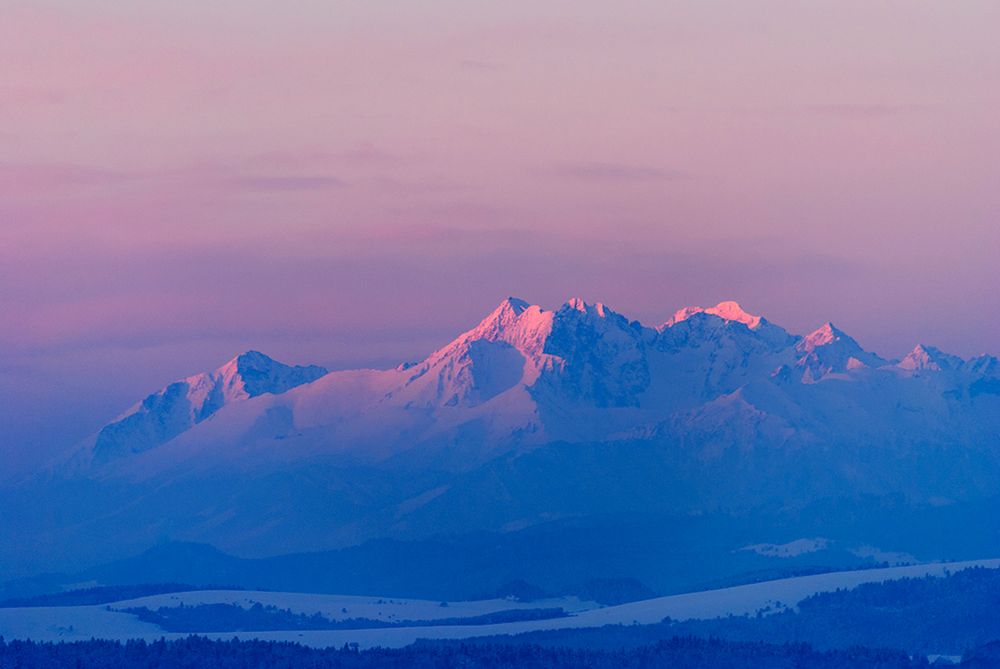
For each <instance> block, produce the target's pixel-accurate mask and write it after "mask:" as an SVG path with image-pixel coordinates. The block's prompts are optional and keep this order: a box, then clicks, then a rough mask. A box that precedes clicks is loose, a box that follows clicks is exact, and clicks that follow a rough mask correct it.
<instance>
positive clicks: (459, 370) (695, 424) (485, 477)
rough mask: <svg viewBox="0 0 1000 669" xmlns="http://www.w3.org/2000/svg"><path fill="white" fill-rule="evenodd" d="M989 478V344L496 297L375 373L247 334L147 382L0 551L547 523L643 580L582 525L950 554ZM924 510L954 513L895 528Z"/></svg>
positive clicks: (701, 548)
mask: <svg viewBox="0 0 1000 669" xmlns="http://www.w3.org/2000/svg"><path fill="white" fill-rule="evenodd" d="M998 490H1000V364H998V360H997V358H995V357H992V356H986V355H984V356H980V357H977V358H973V359H969V360H965V359H962V358H960V357H958V356H954V355H950V354H947V353H944V352H942V351H940V350H938V349H936V348H934V347H932V346H926V345H918V346H916V347H915V348H914V349H913V350H912V352H910V353H909V354H908V355H907V356H905V357H904V358H903V359H902V360H885V359H883V358H881V357H880V356H878V355H877V354H875V353H872V352H870V351H866V350H865V349H864V348H863V347H862V346H861V345H860V344H859V343H858V342H857V341H855V340H854V339H853V338H852V337H851V336H850V335H848V334H847V333H845V332H843V331H842V330H840V329H839V328H837V327H836V326H834V325H833V324H832V323H826V324H825V325H823V326H821V327H820V328H818V329H817V330H815V331H814V332H811V333H808V334H806V335H797V334H793V333H790V332H788V331H786V330H785V329H784V328H782V327H780V326H779V325H776V324H774V323H771V322H770V321H768V320H767V319H766V318H763V317H761V316H757V315H753V314H750V313H748V312H746V311H745V310H744V309H742V308H741V307H740V305H739V304H737V303H736V302H723V303H721V304H718V305H716V306H714V307H710V308H701V307H687V308H684V309H681V310H679V311H677V312H676V313H675V314H674V315H673V316H672V317H670V318H669V319H667V320H666V321H665V322H663V323H662V324H660V325H658V326H653V327H650V326H647V325H643V324H641V323H639V322H637V321H634V320H630V319H628V318H627V317H625V316H623V315H621V314H619V313H617V312H615V311H613V310H611V309H610V308H608V307H607V306H605V305H603V304H601V303H596V304H591V303H587V302H584V301H583V300H581V299H572V300H569V301H568V302H566V303H565V304H564V305H562V306H561V307H560V308H558V309H556V310H549V309H545V308H542V307H540V306H538V305H532V304H529V303H528V302H525V301H523V300H520V299H516V298H508V299H505V300H503V301H502V302H501V303H500V304H499V305H498V306H497V307H496V308H495V309H494V310H493V311H492V312H491V313H490V314H489V315H488V316H486V317H485V318H484V319H483V320H482V321H481V322H480V323H479V324H478V325H476V326H475V327H473V328H472V329H470V330H468V331H467V332H465V333H462V334H461V335H459V336H458V337H457V338H456V339H455V340H453V341H452V342H451V343H449V344H448V345H446V346H444V347H443V348H441V349H439V350H437V351H435V352H433V353H432V354H431V355H429V356H428V357H427V358H426V359H424V360H422V361H419V362H416V363H405V364H401V365H399V366H398V367H396V368H393V369H384V370H371V369H365V370H348V371H331V372H328V371H327V370H326V369H324V368H322V367H317V366H308V367H298V366H288V365H285V364H282V363H280V362H277V361H275V360H273V359H271V358H269V357H268V356H266V355H264V354H262V353H259V352H256V351H249V352H247V353H243V354H241V355H239V356H237V357H236V358H234V359H233V360H231V361H230V362H228V363H226V364H225V365H223V366H222V367H220V368H219V369H217V370H215V371H213V372H206V373H202V374H197V375H194V376H191V377H188V378H186V379H184V380H181V381H177V382H175V383H171V384H169V385H167V386H166V387H165V388H163V389H162V390H160V391H157V392H155V393H153V394H151V395H149V396H148V397H147V398H145V399H144V400H142V401H140V402H139V403H137V404H136V405H135V406H134V407H132V408H131V409H129V410H128V411H126V412H125V413H124V414H123V415H121V416H119V417H118V418H116V419H115V420H114V421H112V422H110V423H109V424H108V425H106V426H105V427H104V428H103V429H101V430H100V431H99V432H98V433H97V434H96V435H94V436H93V437H91V438H89V439H87V440H86V441H85V442H83V443H81V444H78V445H76V446H75V447H74V448H73V449H72V450H71V452H70V453H69V454H68V455H67V456H66V457H65V458H63V459H61V460H60V461H59V462H58V463H57V464H55V465H54V466H47V467H44V468H39V469H38V470H37V471H36V472H35V473H33V474H32V475H31V476H29V477H27V478H25V479H22V480H19V481H16V482H12V483H8V484H5V485H4V486H3V488H2V489H0V504H2V505H4V507H5V508H7V509H8V514H9V520H10V523H9V525H10V526H11V527H12V528H13V531H14V532H15V533H16V534H15V535H13V536H16V537H17V540H16V541H4V542H0V569H6V570H8V571H9V572H10V573H20V574H27V573H30V572H31V571H32V570H33V569H34V570H40V569H62V570H71V569H74V568H84V567H89V566H91V565H94V564H97V563H99V562H101V561H102V560H112V559H120V558H123V557H126V556H128V555H130V554H134V553H139V552H141V551H143V550H145V549H148V548H149V547H151V546H155V545H157V544H162V543H163V542H169V541H175V540H182V541H196V542H201V543H205V544H211V545H212V546H215V547H218V548H221V549H223V550H226V551H229V552H233V553H237V554H239V555H241V556H245V557H248V558H260V557H265V556H273V555H279V554H287V553H295V552H305V551H336V550H357V547H358V546H364V545H366V542H377V541H385V540H389V541H398V542H418V543H419V542H426V541H429V540H433V541H438V540H443V541H446V542H447V541H459V542H467V541H469V540H470V537H486V538H485V539H483V541H485V542H486V543H487V544H488V543H489V542H494V543H495V544H496V545H498V546H499V545H508V544H510V542H520V543H519V544H518V545H521V544H523V543H525V541H526V539H525V538H526V537H535V539H534V541H535V544H534V545H537V546H540V547H544V546H548V547H550V548H551V547H552V546H553V545H555V544H553V542H554V541H555V540H554V539H552V537H555V536H559V537H561V538H560V539H559V540H558V541H559V542H562V543H560V544H559V545H560V546H563V547H565V546H568V545H571V544H572V545H576V544H575V543H574V542H577V541H580V542H582V543H581V544H580V545H579V546H577V548H578V549H579V547H580V546H583V549H584V550H585V551H586V550H590V551H592V552H593V554H594V555H604V556H606V557H608V556H610V557H609V559H608V560H607V561H606V566H607V565H613V566H612V567H608V568H609V569H612V571H614V573H613V574H612V575H613V576H622V577H631V576H635V575H637V574H639V573H640V572H641V573H642V574H644V575H645V577H646V579H647V581H648V580H649V578H650V577H649V574H650V570H649V569H648V564H646V563H643V564H640V562H642V560H647V561H648V560H650V559H653V558H652V557H651V556H649V555H647V556H639V555H636V556H635V559H634V561H633V562H634V564H632V563H630V558H629V556H628V555H624V556H623V555H621V554H618V553H616V552H615V546H614V545H612V544H610V543H608V542H610V541H611V540H610V538H609V539H607V540H606V541H605V540H604V539H602V538H601V537H602V536H607V537H610V536H612V535H613V533H610V534H608V533H605V534H603V535H600V536H599V535H596V534H595V533H594V530H593V528H595V527H598V526H599V527H603V528H607V527H613V526H615V525H616V524H618V525H622V524H624V525H628V526H630V527H632V526H638V525H641V527H642V528H643V529H642V530H641V531H639V530H637V532H638V535H643V534H644V533H645V535H646V536H649V537H650V541H651V542H652V543H654V544H656V545H657V546H660V547H661V548H662V550H661V551H660V553H657V555H659V556H660V557H659V558H656V559H660V558H662V557H663V555H662V554H665V553H664V552H670V551H673V554H677V555H679V554H683V555H686V556H688V557H691V556H702V557H701V558H699V559H703V558H704V556H705V555H708V554H710V553H711V554H712V555H715V556H717V557H716V558H713V559H714V560H715V562H713V563H712V564H717V565H718V568H717V569H715V570H714V571H711V573H709V572H704V573H701V574H700V575H699V576H698V578H701V579H703V580H704V579H705V578H708V577H709V576H711V577H713V578H715V577H718V578H725V577H729V576H732V575H733V573H734V572H733V569H736V567H735V566H733V565H735V564H736V563H739V565H740V566H739V568H740V569H745V568H748V563H747V561H746V559H747V556H748V555H750V554H751V553H753V551H750V552H749V553H747V552H746V551H743V549H744V548H745V547H746V546H754V545H763V544H768V545H772V544H774V545H779V544H783V543H784V542H795V541H801V540H803V538H804V537H814V536H818V537H822V542H820V544H817V545H823V546H829V545H840V546H842V547H844V551H843V552H842V556H841V558H838V560H841V559H842V558H843V556H844V555H853V556H855V557H857V558H858V559H861V557H859V556H868V558H866V559H869V558H871V556H877V555H881V554H889V553H892V554H907V555H919V556H921V557H928V558H930V557H950V556H952V555H951V554H950V553H948V552H947V551H949V550H957V551H961V550H963V549H961V548H960V546H959V544H960V543H961V542H956V539H955V532H956V531H958V530H962V531H968V532H983V531H985V530H984V529H983V528H984V527H987V526H989V527H993V521H991V520H989V519H990V517H991V512H990V510H991V509H992V508H994V507H993V506H992V505H993V500H994V499H995V498H996V496H997V491H998ZM921 514H930V515H932V516H933V517H935V518H942V519H943V518H947V519H948V520H947V522H948V523H950V524H951V526H950V527H949V528H947V529H942V532H941V533H940V536H935V535H934V532H933V531H931V530H926V528H924V529H925V530H926V531H922V532H917V531H913V532H908V531H907V529H906V528H900V527H899V522H900V519H901V518H908V519H911V520H912V519H913V518H919V517H921ZM928 517H930V516H928ZM698 518H704V519H705V523H704V526H705V527H716V528H718V527H723V526H724V527H726V528H730V529H728V530H725V531H722V530H720V532H721V534H712V533H708V534H706V533H705V532H703V531H702V530H700V529H698V527H697V526H698V523H697V522H694V521H693V520H692V519H698ZM720 519H727V520H724V521H723V520H720ZM733 519H738V522H735V521H734V522H735V525H734V522H731V521H733ZM720 523H721V524H720ZM983 523H986V524H985V525H984V524H983ZM735 526H740V527H741V529H740V530H739V531H738V532H737V531H734V530H732V528H733V527H735ZM573 528H575V531H576V533H575V534H574V533H573V531H574V530H573ZM680 528H686V529H684V530H683V531H681V529H680ZM567 532H569V533H570V534H572V535H573V537H575V538H573V539H567V538H566V537H567V536H568V535H567ZM989 532H993V530H992V529H990V530H989ZM650 533H652V535H650ZM727 533H728V534H727ZM804 533H808V534H804ZM737 535H738V536H737ZM674 539H676V542H674V541H673V540H674ZM588 542H589V543H588ZM602 542H603V543H602ZM823 542H825V543H823ZM831 542H833V543H831ZM991 542H993V543H996V544H997V548H998V549H1000V534H996V535H994V534H987V535H982V536H979V538H978V539H977V541H976V542H973V544H974V546H973V544H969V546H968V550H970V551H973V550H989V549H990V547H991V546H992V545H993V543H991ZM528 543H529V544H530V542H528ZM415 545H416V544H415ZM639 545H641V542H640V544H639ZM810 545H812V544H810ZM351 547H355V548H351ZM477 550H478V549H477ZM865 550H868V552H867V553H865V552H864V551H865ZM741 551H743V552H741ZM639 552H641V551H639ZM557 553H558V555H557ZM755 555H756V557H755V558H754V559H757V558H760V560H765V558H766V561H769V562H767V564H768V565H771V564H775V563H780V562H781V560H782V558H781V557H776V555H777V556H780V555H781V553H780V551H779V552H778V553H775V554H774V555H765V554H764V553H759V552H758V553H757V554H755ZM718 556H722V557H718ZM971 557H981V556H980V555H972V556H971ZM531 559H538V560H545V559H549V560H550V562H551V564H549V565H548V566H547V567H546V568H545V569H541V570H539V568H538V565H534V566H532V567H531V569H532V570H533V571H532V573H533V575H534V578H536V580H538V579H541V580H544V578H545V576H544V574H545V573H552V574H554V573H557V572H558V570H559V568H560V566H559V562H560V560H565V559H570V558H569V557H567V556H565V555H562V553H560V552H559V550H556V551H555V552H554V553H551V554H550V555H549V556H548V558H546V557H545V556H536V558H531ZM762 565H764V563H763V562H760V563H759V564H758V563H754V565H753V567H754V568H758V567H761V568H762ZM525 568H526V569H527V568H528V567H527V566H526V567H525ZM588 568H589V567H588ZM600 568H601V567H599V566H597V565H596V564H595V565H594V566H593V573H587V574H582V575H581V578H582V577H583V576H605V575H607V574H603V573H597V572H598V571H599V569H600ZM484 569H485V567H484ZM546 569H548V571H546ZM505 574H506V576H509V577H510V578H520V577H521V576H523V575H524V574H520V573H518V572H517V570H516V569H513V570H512V569H511V568H509V567H508V568H506V569H505ZM692 578H694V577H692ZM663 587H665V586H663ZM677 587H682V586H681V585H677Z"/></svg>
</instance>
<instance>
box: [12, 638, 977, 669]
mask: <svg viewBox="0 0 1000 669" xmlns="http://www.w3.org/2000/svg"><path fill="white" fill-rule="evenodd" d="M927 666H928V665H927V662H926V660H922V659H911V658H910V657H908V656H907V655H906V654H905V653H902V652H898V651H889V650H871V649H860V648H859V649H851V650H839V651H827V652H822V651H817V650H814V649H812V648H811V647H809V646H807V645H804V644H782V645H768V644H763V643H734V642H726V641H719V640H707V639H692V638H674V639H671V640H669V641H662V642H660V643H657V644H654V645H651V646H644V647H641V648H633V649H629V650H615V651H609V650H585V649H567V648H548V647H542V646H535V645H526V644H520V645H465V644H437V643H433V642H423V643H419V644H415V645H413V646H409V647H407V648H400V649H372V650H363V651H358V650H356V649H350V648H341V649H334V648H327V649H317V648H307V647H305V646H301V645H298V644H293V643H285V642H268V641H238V640H235V639H234V640H231V641H212V640H209V639H206V638H204V637H188V638H186V639H180V640H176V641H162V640H161V641H156V642H153V643H145V642H142V641H133V642H128V643H124V644H123V643H118V642H113V641H97V640H92V641H83V642H74V643H56V644H52V643H33V642H30V641H11V642H3V640H2V639H0V669H15V668H16V669H34V668H36V667H38V668H41V667H44V668H45V669H125V668H129V669H131V668H133V667H135V668H142V669H203V668H204V669H208V668H211V669H264V668H269V669H270V668H275V669H277V668H282V669H284V668H288V669H291V668H292V667H295V668H301V669H326V668H330V669H432V668H433V669H459V668H461V669H480V668H482V669H571V668H572V669H653V668H657V667H670V668H672V669H751V668H753V669H797V668H800V667H810V668H811V669H862V668H863V669H872V668H877V669H914V668H918V667H927ZM975 666H977V667H987V666H991V665H984V664H979V665H975ZM992 666H996V665H992Z"/></svg>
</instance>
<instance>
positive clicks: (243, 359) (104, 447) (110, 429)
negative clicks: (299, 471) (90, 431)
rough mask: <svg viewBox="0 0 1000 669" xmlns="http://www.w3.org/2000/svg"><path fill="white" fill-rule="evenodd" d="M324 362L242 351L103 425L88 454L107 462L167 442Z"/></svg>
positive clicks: (295, 382) (288, 385) (296, 382)
mask: <svg viewBox="0 0 1000 669" xmlns="http://www.w3.org/2000/svg"><path fill="white" fill-rule="evenodd" d="M326 373H327V370H325V369H324V368H322V367H318V366H315V365H310V366H308V367H300V366H295V367H290V366H288V365H285V364H282V363H280V362H278V361H277V360H273V359H272V358H269V357H268V356H266V355H264V354H263V353H260V352H258V351H247V352H246V353H243V354H240V355H238V356H236V357H235V358H233V359H232V360H230V361H229V362H227V363H226V364H224V365H223V366H222V367H219V368H218V369H216V370H215V371H213V372H204V373H201V374H195V375H194V376H189V377H187V378H186V379H182V380H180V381H175V382H174V383H171V384H170V385H168V386H167V387H166V388H164V389H162V390H160V391H158V392H155V393H153V394H151V395H149V396H148V397H146V398H145V399H144V400H142V401H141V402H139V403H137V404H136V405H135V406H133V407H131V408H130V409H129V410H128V411H126V412H125V413H123V414H122V415H121V416H119V417H118V418H116V419H115V420H114V421H112V422H111V423H108V424H107V425H105V426H104V427H103V428H102V429H101V431H100V432H99V433H98V434H97V436H96V437H95V438H94V441H93V446H92V447H90V448H91V452H90V454H89V455H90V456H91V459H92V461H93V462H94V463H95V464H98V465H99V464H103V463H105V462H107V461H108V460H112V459H115V458H118V457H121V456H124V455H129V454H135V453H141V452H143V451H146V450H149V449H150V448H154V447H156V446H159V445H161V444H163V443H166V442H168V441H170V440H171V439H173V438H174V437H176V436H178V435H179V434H181V433H182V432H184V431H186V430H188V429H190V428H192V427H194V426H195V425H197V424H199V423H201V422H202V421H203V420H205V419H207V418H208V417H210V416H212V415H213V414H215V412H217V411H219V410H220V409H222V408H223V407H226V406H230V405H232V404H233V403H236V402H242V401H244V400H248V399H250V398H251V397H259V396H260V395H264V394H268V393H270V394H275V395H278V394H281V393H283V392H286V391H288V390H291V389H292V388H295V387H297V386H301V385H302V384H305V383H310V382H311V381H315V380H316V379H318V378H319V377H321V376H323V375H324V374H326Z"/></svg>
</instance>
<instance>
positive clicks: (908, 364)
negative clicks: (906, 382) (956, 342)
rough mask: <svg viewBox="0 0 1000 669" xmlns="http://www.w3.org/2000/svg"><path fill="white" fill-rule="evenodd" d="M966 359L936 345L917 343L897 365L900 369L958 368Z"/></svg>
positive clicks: (937, 369) (941, 369)
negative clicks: (946, 351)
mask: <svg viewBox="0 0 1000 669" xmlns="http://www.w3.org/2000/svg"><path fill="white" fill-rule="evenodd" d="M963 362H964V361H963V360H962V359H961V358H959V357H958V356H956V355H951V354H950V353H945V352H944V351H942V350H941V349H939V348H937V347H936V346H927V345H926V344H917V345H916V346H914V347H913V350H912V351H910V352H909V353H908V354H907V356H906V357H905V358H903V359H902V360H900V361H899V364H897V365H896V366H897V367H899V368H900V369H908V370H911V371H916V370H933V371H938V372H939V371H943V370H946V369H957V368H958V367H959V366H961V365H962V363H963Z"/></svg>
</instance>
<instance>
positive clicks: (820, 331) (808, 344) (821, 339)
mask: <svg viewBox="0 0 1000 669" xmlns="http://www.w3.org/2000/svg"><path fill="white" fill-rule="evenodd" d="M839 341H843V342H845V344H846V345H847V346H851V347H854V346H857V347H858V348H861V347H860V346H859V345H858V342H856V341H855V340H854V338H853V337H851V336H850V335H848V334H847V333H846V332H844V331H843V330H841V329H840V328H838V327H837V326H836V325H834V324H833V323H831V322H830V321H827V322H826V323H824V324H823V325H821V326H820V327H818V328H816V329H815V330H813V331H812V332H810V333H809V334H807V335H806V336H805V337H803V338H802V341H801V342H800V343H799V345H798V349H799V350H800V351H804V352H808V351H813V350H815V349H816V348H818V347H820V346H829V345H830V344H834V343H836V342H839Z"/></svg>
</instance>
